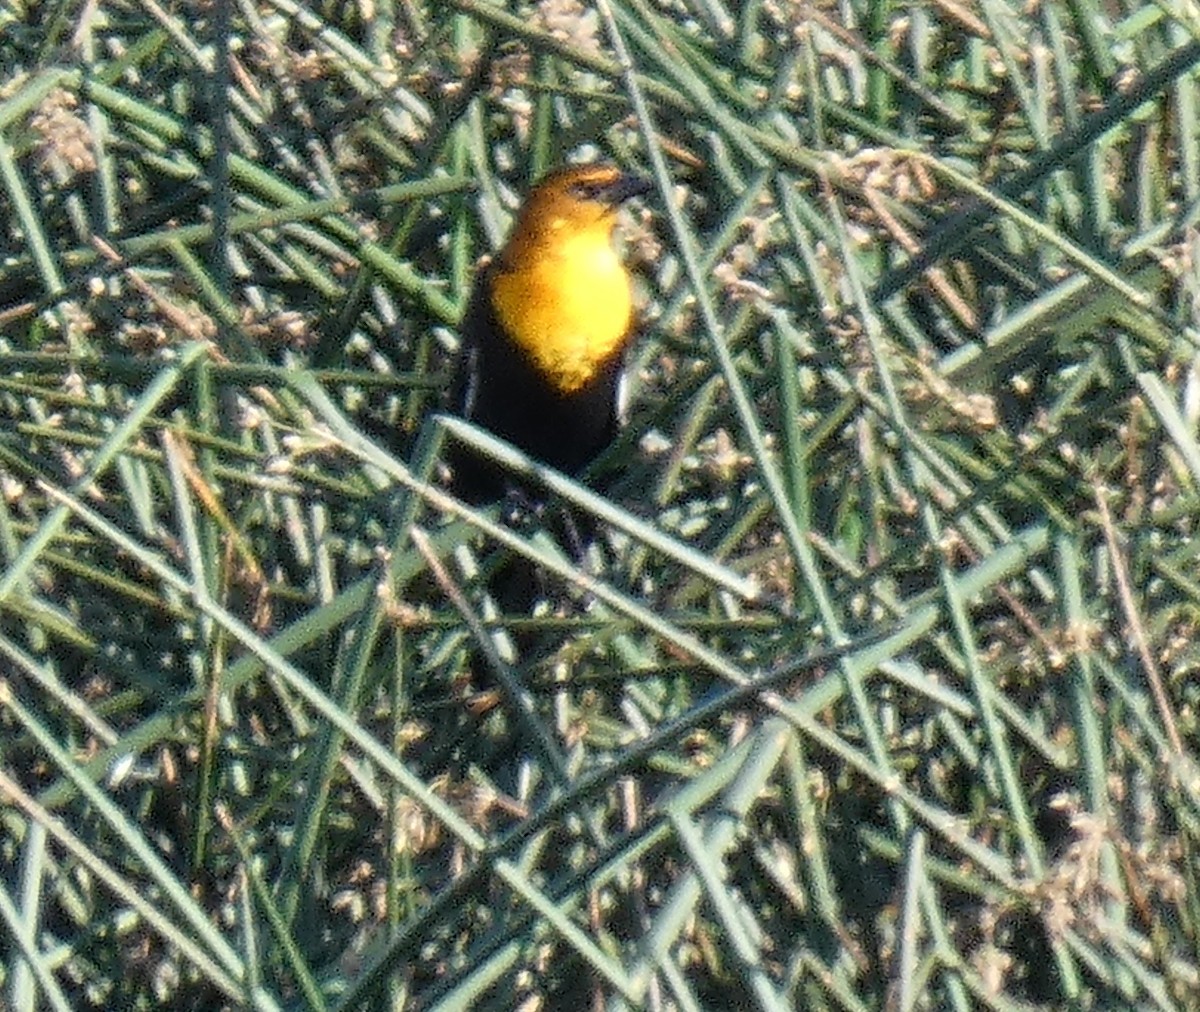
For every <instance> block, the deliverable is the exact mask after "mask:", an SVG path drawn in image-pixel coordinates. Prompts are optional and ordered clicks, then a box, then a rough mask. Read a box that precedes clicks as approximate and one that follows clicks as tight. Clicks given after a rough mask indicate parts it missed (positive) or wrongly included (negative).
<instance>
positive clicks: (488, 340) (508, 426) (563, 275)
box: [450, 165, 649, 502]
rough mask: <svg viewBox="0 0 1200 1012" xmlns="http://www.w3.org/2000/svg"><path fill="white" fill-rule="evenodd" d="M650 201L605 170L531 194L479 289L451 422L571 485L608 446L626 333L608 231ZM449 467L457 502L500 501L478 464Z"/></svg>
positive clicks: (576, 174)
mask: <svg viewBox="0 0 1200 1012" xmlns="http://www.w3.org/2000/svg"><path fill="white" fill-rule="evenodd" d="M648 189H649V185H648V183H647V182H646V181H645V180H643V179H640V178H638V177H636V176H631V175H627V174H625V173H623V172H621V171H620V170H619V169H617V168H615V167H613V166H611V165H576V166H570V167H567V168H563V169H559V170H557V171H556V172H553V173H551V174H550V175H548V176H547V177H546V178H545V179H544V180H542V182H540V183H539V184H538V185H537V186H535V187H534V188H533V190H532V191H531V192H530V194H529V196H528V198H527V199H526V200H525V203H524V204H523V205H522V207H521V210H520V212H519V214H518V216H517V221H516V224H515V226H514V227H513V230H512V234H511V235H510V236H509V238H508V242H507V243H506V244H505V246H504V248H503V249H502V250H501V251H500V252H499V253H498V254H497V255H496V258H495V259H494V260H493V261H492V262H491V263H490V264H489V265H488V266H487V267H486V268H484V270H483V271H482V272H481V274H480V276H479V278H478V279H477V281H476V283H475V290H474V292H473V294H472V297H471V302H470V304H469V306H468V308H467V313H466V316H465V317H464V319H463V324H462V352H461V355H460V362H459V367H458V372H457V375H456V378H455V382H454V384H453V388H452V390H451V393H450V401H451V410H452V411H453V412H454V413H456V414H458V415H460V416H461V417H463V418H466V419H468V420H470V421H472V422H475V423H476V424H478V425H480V426H481V427H483V428H485V429H488V430H489V431H491V432H493V433H495V434H496V435H497V436H500V437H502V438H504V439H506V440H508V441H509V442H510V443H512V444H514V445H515V446H518V447H520V448H521V449H522V450H524V451H525V452H526V453H528V454H529V455H530V456H532V457H534V458H536V459H537V460H539V461H541V462H542V463H544V464H548V465H550V466H551V467H554V468H557V469H559V470H561V471H565V472H567V473H568V474H574V473H577V472H578V471H580V470H581V469H582V468H583V467H585V466H586V465H587V464H588V463H589V462H590V461H591V460H592V459H593V458H594V457H595V456H596V455H597V454H598V453H599V452H600V451H601V450H602V449H604V447H605V446H607V445H608V443H609V442H610V441H611V440H612V438H613V436H614V434H615V433H616V430H617V425H618V407H617V389H618V384H619V380H620V373H621V365H622V353H623V351H624V350H625V346H626V344H627V343H628V341H629V338H630V336H631V333H632V330H633V297H632V291H631V284H630V277H629V273H628V271H627V270H626V269H625V265H624V264H623V263H622V261H621V258H620V256H619V255H618V254H617V252H616V250H615V249H614V248H613V227H614V225H615V224H616V216H617V209H618V207H619V206H620V205H621V203H622V202H623V201H625V200H627V199H629V198H630V197H633V196H635V195H637V194H641V193H645V192H646V191H647V190H648ZM452 466H453V469H454V490H455V492H456V493H457V494H458V495H459V496H460V497H462V498H464V499H466V500H468V501H471V502H485V501H487V500H490V499H495V498H498V497H499V496H500V495H501V494H502V493H503V492H504V491H505V480H504V472H503V471H502V470H501V469H499V468H497V467H496V466H495V465H494V464H490V463H489V462H488V461H485V460H483V459H481V458H480V457H479V456H477V455H476V454H473V453H467V452H465V451H464V452H458V453H455V454H454V455H453V457H452Z"/></svg>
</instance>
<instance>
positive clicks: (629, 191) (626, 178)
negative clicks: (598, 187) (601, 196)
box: [605, 173, 654, 207]
mask: <svg viewBox="0 0 1200 1012" xmlns="http://www.w3.org/2000/svg"><path fill="white" fill-rule="evenodd" d="M653 189H654V183H653V182H652V181H651V180H649V179H647V178H646V177H645V176H635V175H632V174H629V173H623V174H622V175H620V176H618V177H617V178H616V179H615V180H613V182H612V184H611V185H610V186H609V187H608V188H607V191H606V192H605V197H606V198H607V200H608V203H609V204H611V205H612V206H613V207H616V206H617V205H618V204H623V203H625V201H627V200H629V199H630V198H631V197H640V196H642V195H643V194H647V193H649V192H650V191H651V190H653Z"/></svg>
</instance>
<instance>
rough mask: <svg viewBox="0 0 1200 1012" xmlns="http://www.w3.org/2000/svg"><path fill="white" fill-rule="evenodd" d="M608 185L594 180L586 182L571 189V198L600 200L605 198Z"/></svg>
mask: <svg viewBox="0 0 1200 1012" xmlns="http://www.w3.org/2000/svg"><path fill="white" fill-rule="evenodd" d="M606 185H607V184H605V183H602V182H599V181H597V180H594V179H589V180H585V181H584V182H582V183H576V184H575V185H574V186H572V187H571V196H573V197H577V198H579V199H580V200H600V199H601V198H602V197H603V196H604V191H605V188H606Z"/></svg>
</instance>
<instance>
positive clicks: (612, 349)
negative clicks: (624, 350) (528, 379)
mask: <svg viewBox="0 0 1200 1012" xmlns="http://www.w3.org/2000/svg"><path fill="white" fill-rule="evenodd" d="M547 232H548V233H551V234H553V233H555V232H558V234H557V235H554V237H553V241H550V242H544V243H539V244H538V245H539V246H540V247H541V248H540V249H538V251H537V254H536V255H530V253H531V252H532V251H528V250H527V251H525V255H523V256H522V257H521V262H522V266H521V269H520V270H514V271H505V270H503V269H501V270H498V271H497V272H496V273H495V274H494V275H493V285H492V306H493V308H494V309H495V311H496V315H497V317H498V318H499V322H500V324H501V325H502V326H503V327H504V329H505V331H506V332H507V333H508V335H509V336H510V337H511V338H512V339H513V340H514V341H515V342H516V343H517V344H518V345H519V346H520V347H521V348H522V349H523V350H524V351H525V353H526V354H527V355H528V356H529V357H530V359H531V360H532V361H533V364H534V366H535V368H536V369H537V370H538V371H539V372H540V373H541V374H542V375H543V376H545V377H546V379H547V380H548V381H549V382H550V383H551V384H552V385H553V386H554V387H555V388H556V389H557V390H559V391H560V392H562V393H564V394H570V393H574V392H575V391H577V390H579V389H580V388H582V387H584V386H586V385H587V383H588V381H589V380H591V379H592V378H593V377H594V376H595V375H596V373H597V372H598V371H599V370H600V368H601V366H603V365H604V363H606V362H607V361H609V360H610V359H611V358H612V356H613V355H615V354H617V352H619V351H620V349H621V347H622V346H623V345H624V343H625V341H626V339H627V337H628V335H629V329H630V323H631V321H632V318H633V296H632V292H631V290H630V283H629V275H628V274H627V273H626V271H625V267H624V265H623V264H622V263H621V260H620V258H619V257H618V256H617V254H616V252H615V251H614V250H613V248H612V240H611V226H607V225H606V226H605V227H595V228H590V229H588V230H586V231H582V232H577V233H575V234H571V233H570V229H569V228H563V229H562V230H561V231H560V230H559V229H556V228H555V223H553V222H552V223H550V228H549V229H548V230H547Z"/></svg>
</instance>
